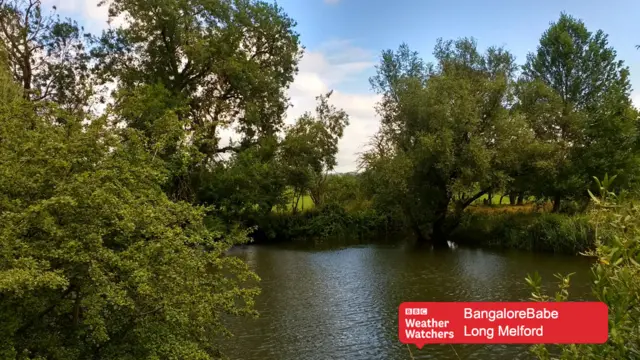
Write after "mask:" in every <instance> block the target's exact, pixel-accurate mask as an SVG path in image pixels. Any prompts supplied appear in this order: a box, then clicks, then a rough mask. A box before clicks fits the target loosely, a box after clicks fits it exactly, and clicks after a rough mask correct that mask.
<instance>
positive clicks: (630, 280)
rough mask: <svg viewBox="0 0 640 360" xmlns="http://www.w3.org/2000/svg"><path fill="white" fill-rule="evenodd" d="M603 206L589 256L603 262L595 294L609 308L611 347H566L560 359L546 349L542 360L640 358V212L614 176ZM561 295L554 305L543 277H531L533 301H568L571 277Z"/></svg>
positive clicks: (595, 216) (595, 271)
mask: <svg viewBox="0 0 640 360" xmlns="http://www.w3.org/2000/svg"><path fill="white" fill-rule="evenodd" d="M597 185H598V186H599V190H600V191H599V195H598V196H594V197H595V198H596V200H597V202H598V206H596V207H595V209H594V210H593V211H592V213H591V220H592V222H593V224H594V226H595V228H596V231H597V236H596V247H595V249H593V250H591V251H588V252H586V253H585V255H587V256H590V257H593V258H594V259H596V260H597V261H596V262H595V263H594V265H593V266H592V269H591V270H592V275H593V283H592V290H593V293H594V295H595V297H596V299H597V300H598V301H602V302H604V303H606V304H607V306H608V308H609V339H608V340H607V342H606V343H605V344H596V345H563V346H560V348H559V351H558V353H557V354H555V353H554V352H553V351H552V350H550V349H548V348H547V347H546V346H543V345H536V346H534V347H533V348H532V351H533V353H534V354H535V355H537V357H538V358H539V359H552V358H553V359H632V358H638V357H640V341H639V339H640V333H639V331H640V329H639V328H638V323H639V322H640V300H639V299H640V297H639V296H638V295H639V294H640V241H638V240H639V235H640V227H639V226H638V219H639V218H640V217H639V215H640V208H639V207H638V206H637V205H635V204H633V203H631V202H625V201H624V200H621V199H616V197H615V195H613V194H612V192H611V179H610V178H608V176H606V177H605V179H603V180H602V181H597ZM559 278H560V279H561V283H560V288H561V291H560V292H559V294H558V295H557V296H556V297H555V299H550V298H549V297H548V296H547V295H545V294H543V293H542V291H541V287H540V279H539V277H532V276H530V277H528V278H527V282H528V283H529V284H530V285H531V286H532V289H533V298H534V299H535V300H538V301H549V300H555V301H567V300H568V298H569V292H568V290H567V289H568V286H569V277H568V276H560V275H559Z"/></svg>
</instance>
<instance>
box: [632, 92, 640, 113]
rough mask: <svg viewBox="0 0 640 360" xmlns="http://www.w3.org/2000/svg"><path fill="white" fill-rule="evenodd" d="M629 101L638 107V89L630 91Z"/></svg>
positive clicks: (639, 93)
mask: <svg viewBox="0 0 640 360" xmlns="http://www.w3.org/2000/svg"><path fill="white" fill-rule="evenodd" d="M631 102H632V103H633V105H634V106H635V107H636V108H638V109H640V91H634V92H632V93H631Z"/></svg>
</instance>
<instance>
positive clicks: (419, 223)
mask: <svg viewBox="0 0 640 360" xmlns="http://www.w3.org/2000/svg"><path fill="white" fill-rule="evenodd" d="M434 55H435V57H436V60H437V62H436V64H435V65H428V64H425V63H424V62H423V61H422V60H421V59H420V58H419V57H418V55H417V53H415V52H412V51H410V50H409V48H408V47H407V46H406V45H402V46H401V47H400V48H399V50H398V51H397V52H393V51H385V52H383V56H382V63H381V64H380V66H379V67H378V74H377V75H376V76H375V77H373V78H372V79H371V82H372V85H373V86H374V89H376V90H378V91H379V92H380V93H381V94H382V96H383V100H382V102H381V103H380V105H379V111H380V115H381V118H382V128H381V136H382V137H386V138H387V141H388V142H389V143H390V144H391V145H392V151H390V152H388V154H390V155H386V156H378V157H376V156H373V157H371V156H370V158H369V161H368V163H369V165H368V166H367V170H368V171H370V172H372V177H374V178H375V177H376V176H378V177H380V178H383V179H384V178H387V179H388V181H383V182H382V183H385V182H386V183H387V184H389V185H390V186H393V184H396V186H397V188H395V189H391V188H387V189H381V190H380V191H381V192H386V193H389V194H388V195H389V196H387V199H388V201H394V199H395V201H396V202H397V203H398V206H399V207H400V208H402V209H403V213H404V215H405V218H406V220H407V221H408V225H409V226H411V228H412V229H413V230H414V231H415V232H416V235H417V236H418V237H419V238H420V239H427V238H430V239H431V241H432V242H434V243H435V244H436V245H444V244H446V238H447V235H448V234H449V233H450V232H451V231H452V230H453V229H454V228H455V227H456V226H457V224H458V222H459V220H460V216H461V214H462V212H463V211H464V209H465V208H466V207H467V206H469V205H470V204H471V203H473V202H474V201H475V200H477V199H479V198H480V197H481V196H482V195H484V194H486V193H487V192H489V191H490V190H492V189H494V188H498V187H499V186H501V184H503V183H504V182H505V181H506V180H507V179H508V174H507V171H508V170H509V169H508V164H509V162H508V161H507V158H508V156H509V155H510V152H511V151H512V149H513V148H515V147H516V146H518V143H517V137H518V133H519V132H520V131H521V129H522V127H523V122H522V119H521V118H520V117H513V116H511V115H510V111H509V106H510V104H511V102H512V98H511V94H512V86H513V72H514V70H515V66H514V60H513V57H512V56H511V54H509V53H508V52H507V51H505V50H504V49H501V48H489V49H488V50H487V51H486V52H484V53H481V52H480V51H479V50H478V49H477V46H476V42H475V41H474V40H472V39H460V40H457V41H442V40H439V41H438V44H437V45H436V48H435V51H434ZM425 225H427V226H425Z"/></svg>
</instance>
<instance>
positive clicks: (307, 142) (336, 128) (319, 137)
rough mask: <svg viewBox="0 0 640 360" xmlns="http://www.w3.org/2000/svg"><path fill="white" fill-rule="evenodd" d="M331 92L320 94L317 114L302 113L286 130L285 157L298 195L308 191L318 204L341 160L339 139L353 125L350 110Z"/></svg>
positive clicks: (283, 146) (290, 177)
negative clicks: (333, 101) (333, 100)
mask: <svg viewBox="0 0 640 360" xmlns="http://www.w3.org/2000/svg"><path fill="white" fill-rule="evenodd" d="M331 94H332V92H329V93H327V94H326V95H320V96H318V97H317V100H318V105H317V107H316V112H315V115H314V114H311V113H309V112H307V113H305V114H304V115H302V116H301V117H300V118H299V119H298V120H297V121H296V123H295V124H294V125H292V126H291V127H289V128H288V129H287V130H286V133H285V138H284V140H283V142H282V153H281V156H282V161H283V163H285V164H286V165H287V170H286V171H287V173H288V177H289V184H290V185H291V186H292V187H293V188H294V198H296V197H298V198H299V197H300V196H302V195H303V194H305V193H307V192H308V193H309V194H310V195H311V199H312V200H313V202H314V204H315V205H316V206H320V205H322V204H323V203H324V198H325V193H326V182H327V176H328V174H329V172H330V171H332V170H333V169H334V167H335V166H336V164H337V161H336V155H337V153H338V141H339V140H340V138H342V135H343V134H344V129H345V127H346V126H347V125H349V116H348V115H347V113H346V112H344V110H342V109H337V108H336V107H335V106H333V105H331V104H329V98H330V97H331Z"/></svg>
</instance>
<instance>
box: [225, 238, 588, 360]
mask: <svg viewBox="0 0 640 360" xmlns="http://www.w3.org/2000/svg"><path fill="white" fill-rule="evenodd" d="M232 255H235V256H239V257H240V258H242V259H244V260H245V261H246V262H247V263H248V265H249V266H250V267H251V268H252V269H253V270H254V271H256V273H257V274H258V275H259V276H260V277H261V278H262V282H261V284H260V286H261V288H262V293H261V295H260V296H259V297H258V298H257V302H256V308H257V310H258V311H259V312H260V317H259V318H258V319H232V321H231V323H230V330H231V331H232V333H234V334H235V336H234V337H233V338H232V339H230V340H228V341H225V342H224V344H225V346H224V347H225V350H226V354H228V356H229V357H230V358H231V359H247V360H258V359H260V360H262V359H274V360H289V359H291V360H293V359H296V360H297V359H314V360H316V359H355V360H358V359H362V360H365V359H366V360H368V359H408V358H409V353H408V350H407V347H406V346H405V345H403V344H401V343H400V342H399V341H398V334H397V331H398V327H397V326H398V316H397V309H398V305H399V304H400V303H402V302H405V301H523V300H529V298H530V289H529V288H528V287H527V286H526V283H525V281H524V278H525V277H526V276H527V274H529V273H533V272H535V271H537V272H538V273H539V274H540V275H541V276H542V278H543V280H544V285H545V286H546V287H547V288H548V289H550V290H553V286H554V281H555V278H554V277H553V275H554V274H555V273H563V274H566V273H571V272H575V273H576V275H574V276H573V277H572V283H573V286H572V288H571V293H572V295H573V297H574V299H588V298H589V264H590V263H589V261H588V260H587V259H584V258H580V257H571V256H557V255H551V254H534V253H525V252H517V251H486V250H480V249H468V248H463V247H451V248H449V249H431V248H429V247H416V246H415V244H414V243H412V242H411V241H398V239H387V240H386V241H385V240H380V239H378V240H376V241H373V242H372V243H365V242H359V241H355V244H354V243H353V242H352V243H350V244H349V246H346V245H344V243H340V244H337V243H332V242H329V241H324V242H316V243H309V242H306V243H289V244H278V245H248V246H243V247H239V248H236V249H234V250H233V251H232ZM412 353H413V356H414V358H415V359H445V360H446V359H529V358H531V356H530V355H529V354H528V351H527V348H526V347H524V346H500V345H490V346H489V345H485V346H483V345H473V346H454V347H451V346H449V345H446V346H444V345H433V346H425V347H424V348H423V349H422V350H418V349H417V348H415V347H413V346H412ZM456 353H457V355H456Z"/></svg>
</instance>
